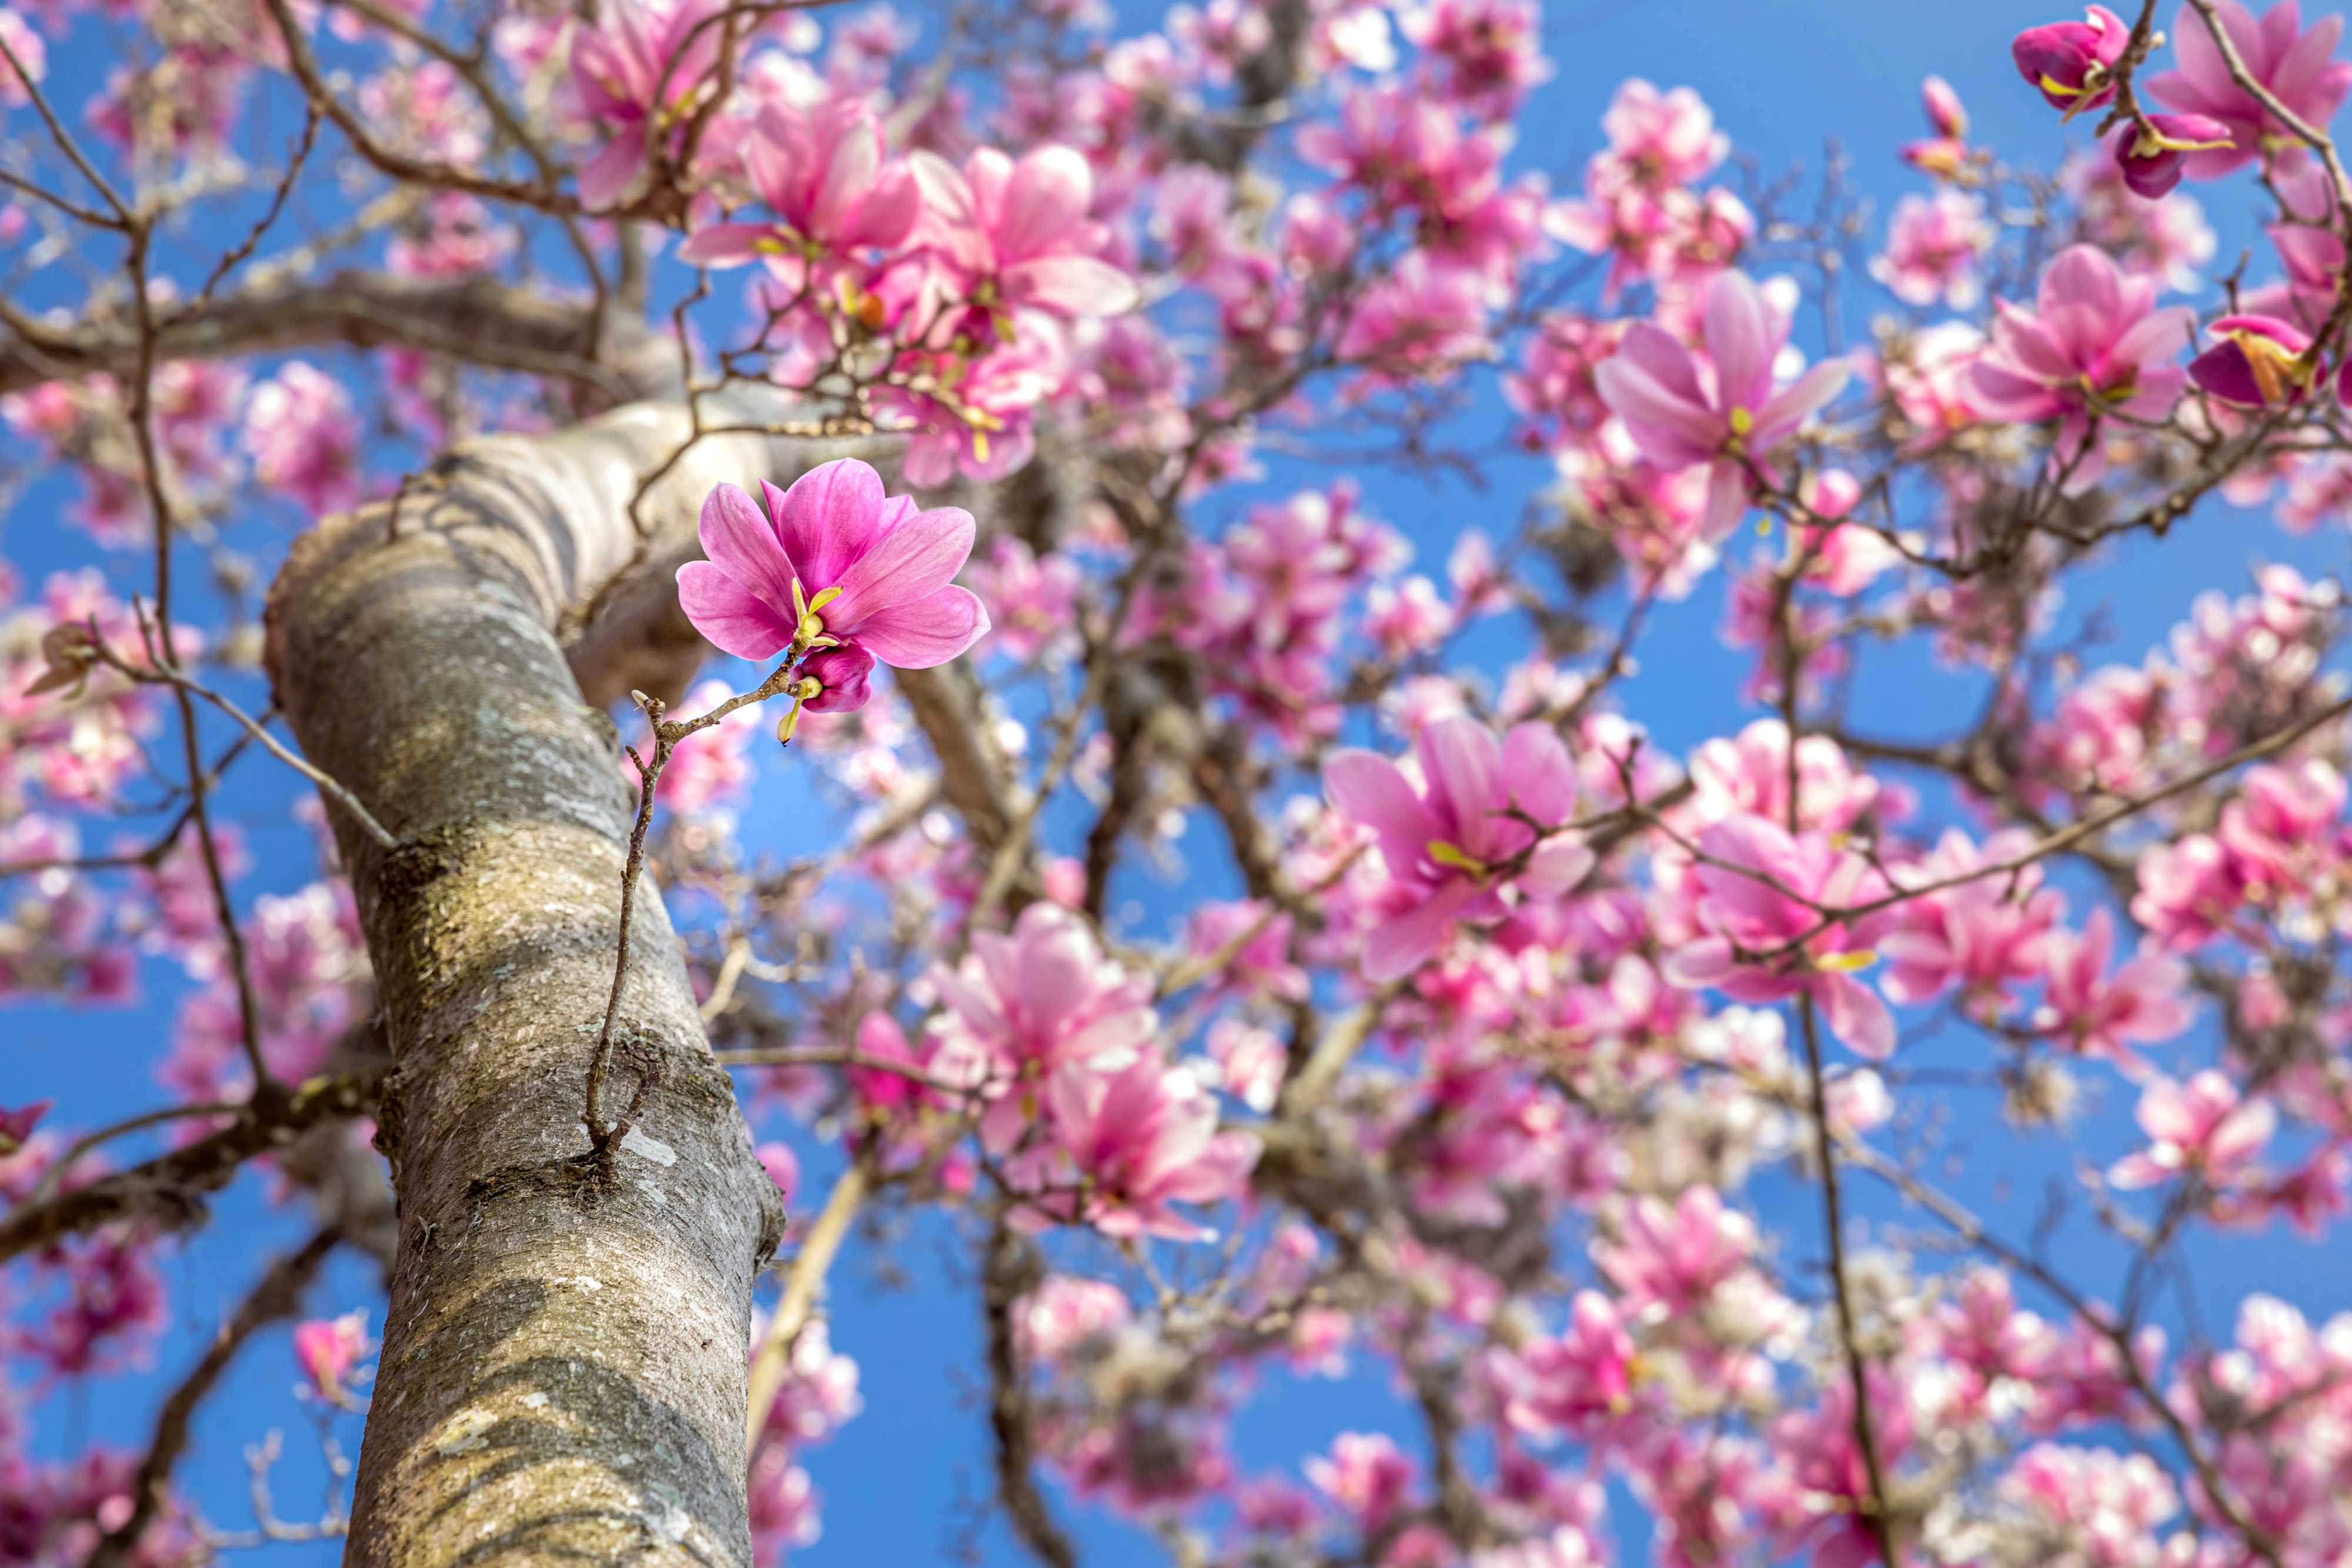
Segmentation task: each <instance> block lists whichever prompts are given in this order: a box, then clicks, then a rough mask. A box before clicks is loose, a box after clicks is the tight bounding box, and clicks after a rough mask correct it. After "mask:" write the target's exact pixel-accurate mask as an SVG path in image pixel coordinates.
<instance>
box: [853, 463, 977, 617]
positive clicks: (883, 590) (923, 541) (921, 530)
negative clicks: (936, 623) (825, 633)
mask: <svg viewBox="0 0 2352 1568" xmlns="http://www.w3.org/2000/svg"><path fill="white" fill-rule="evenodd" d="M858 466H859V467H861V468H863V467H865V465H864V464H862V463H861V464H859V465H858ZM866 472H867V473H869V474H870V473H872V472H873V470H871V469H867V470H866ZM875 483H876V485H877V487H878V486H879V485H880V483H881V481H880V480H879V479H878V478H877V480H876V481H875ZM901 499H902V500H903V497H902V498H901ZM972 534H973V525H972V520H971V513H970V512H967V511H965V510H964V509H963V508H962V507H939V508H938V509H937V510H934V511H929V512H916V513H914V514H913V515H912V516H908V517H904V518H903V519H902V520H900V521H898V522H897V523H895V524H893V525H892V526H891V527H889V528H888V529H887V531H886V532H884V533H883V534H882V536H881V537H880V538H877V539H875V540H874V541H873V542H872V543H871V544H870V545H868V546H867V547H866V550H865V552H864V553H863V554H861V555H859V556H858V557H857V558H856V559H854V560H852V561H851V562H850V563H849V565H848V566H847V567H846V568H845V569H844V570H842V572H841V573H840V574H839V575H838V576H836V577H835V579H834V580H833V584H832V585H833V586H834V587H835V588H838V589H840V590H841V597H840V598H839V599H837V600H835V601H833V603H832V604H830V605H828V606H827V607H826V608H825V611H824V623H825V624H826V626H828V627H833V628H837V631H836V632H835V634H836V635H838V636H845V637H846V636H850V635H854V634H855V633H856V631H857V628H858V627H859V626H861V625H862V624H863V623H864V622H866V618H867V617H869V616H873V615H877V614H878V613H880V612H882V611H885V610H887V609H889V608H890V607H892V606H893V605H898V604H911V603H913V602H915V601H918V600H924V599H929V597H930V596H931V595H932V594H934V593H936V592H938V591H940V589H942V588H945V587H946V586H947V585H948V580H949V579H950V578H952V577H953V576H955V574H956V573H957V572H959V571H961V570H963V563H964V562H965V561H966V560H969V559H971V540H972ZM880 656H881V655H880V654H879V653H877V654H876V657H877V658H878V657H880Z"/></svg>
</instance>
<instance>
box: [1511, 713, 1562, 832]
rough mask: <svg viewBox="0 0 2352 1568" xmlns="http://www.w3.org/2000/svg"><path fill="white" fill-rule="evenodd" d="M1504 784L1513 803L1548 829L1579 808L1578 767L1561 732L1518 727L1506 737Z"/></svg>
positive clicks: (1538, 726)
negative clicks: (1561, 737)
mask: <svg viewBox="0 0 2352 1568" xmlns="http://www.w3.org/2000/svg"><path fill="white" fill-rule="evenodd" d="M1503 784H1504V787H1505V789H1507V790H1508V791H1509V792H1510V797H1511V802H1512V804H1514V805H1516V806H1517V807H1518V808H1519V809H1520V810H1523V811H1525V812H1526V813H1527V814H1528V816H1530V817H1533V818H1534V819H1535V820H1536V821H1538V822H1542V823H1544V824H1546V825H1547V826H1549V825H1550V824H1552V823H1555V822H1564V821H1567V820H1568V816H1569V813H1570V811H1572V810H1575V809H1576V764H1575V763H1574V762H1573V761H1571V760H1570V758H1569V755H1568V747H1567V745H1566V743H1565V742H1563V741H1562V740H1561V739H1560V738H1559V731H1558V730H1556V729H1554V728H1553V727H1551V726H1549V725H1548V724H1535V723H1528V724H1515V725H1513V726H1512V727H1510V729H1509V731H1508V732H1507V733H1506V734H1505V735H1504V737H1503Z"/></svg>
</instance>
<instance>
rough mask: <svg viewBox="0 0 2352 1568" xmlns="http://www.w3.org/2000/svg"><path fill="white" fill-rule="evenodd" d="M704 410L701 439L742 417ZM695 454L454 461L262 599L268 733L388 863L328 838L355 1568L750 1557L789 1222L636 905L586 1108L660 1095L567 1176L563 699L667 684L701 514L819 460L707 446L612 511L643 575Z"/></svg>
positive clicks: (615, 823) (555, 446)
mask: <svg viewBox="0 0 2352 1568" xmlns="http://www.w3.org/2000/svg"><path fill="white" fill-rule="evenodd" d="M714 403H715V400H709V399H706V400H705V413H704V423H705V424H706V425H709V424H719V423H739V422H740V419H741V416H742V414H743V413H744V412H745V411H744V410H742V409H734V410H730V411H728V413H725V414H719V413H714ZM758 412H760V413H772V410H761V411H758ZM689 428H690V426H689V422H688V416H687V414H686V412H685V410H684V409H683V408H682V407H680V406H677V405H668V404H644V403H641V404H635V405H632V406H630V407H627V408H625V409H622V410H620V411H618V412H616V413H613V414H611V415H607V416H605V417H604V418H603V419H600V420H597V421H594V422H593V423H587V424H583V425H579V426H575V427H573V428H572V429H570V430H567V431H564V432H562V433H561V434H555V435H551V436H547V437H541V438H536V439H523V438H503V437H502V438H496V439H490V440H485V441H479V442H475V443H471V444H467V445H466V446H463V447H460V448H459V449H457V451H456V452H454V453H453V454H451V455H449V456H448V457H446V458H445V459H443V460H442V461H441V462H440V463H438V464H436V465H435V466H434V468H433V469H432V470H431V471H430V472H429V473H428V474H427V475H426V476H424V477H423V478H421V479H417V480H413V481H412V482H411V483H410V484H409V486H407V487H406V493H405V494H404V496H403V497H401V498H400V500H399V502H398V508H399V510H398V516H397V517H396V518H395V517H394V516H393V515H392V508H391V507H388V506H386V505H383V504H378V505H375V506H372V507H367V508H364V509H363V510H362V511H360V512H358V513H354V514H352V515H349V516H345V517H334V518H331V519H329V520H327V521H326V522H324V523H322V524H320V527H319V528H317V529H315V530H314V531H313V532H311V533H310V535H308V536H306V537H305V538H302V539H301V540H300V541H299V542H298V543H297V545H296V546H295V548H294V549H293V551H292V552H291V554H290V556H289V559H288V561H287V564H286V566H285V568H284V570H282V571H281V572H280V574H279V576H278V581H277V583H276V585H275V587H274V588H273V590H272V591H271V595H270V601H269V606H268V664H269V671H270V674H271V677H272V679H273V681H274V682H275V684H276V689H277V695H278V702H279V704H280V706H281V707H282V709H283V711H284V712H285V714H286V716H287V719H288V722H289V724H290V726H291V727H292V728H293V731H294V733H295V735H296V736H297V737H299V740H300V742H301V744H302V747H303V749H304V751H305V752H306V753H307V754H308V755H309V757H310V759H311V760H312V761H313V762H314V763H315V764H316V765H317V766H319V767H320V768H322V769H324V770H325V771H326V772H328V773H329V774H331V775H332V776H333V777H334V778H335V779H338V780H340V781H341V783H342V784H344V785H345V786H346V787H348V788H349V789H351V790H352V793H353V794H354V795H355V796H356V797H357V798H358V799H359V800H361V801H362V803H363V804H365V805H366V806H367V807H368V809H369V810H371V811H372V812H373V814H374V815H375V816H376V817H377V818H378V819H379V820H380V821H382V822H383V824H384V825H385V826H386V827H387V828H388V829H389V830H390V831H391V832H392V834H393V835H394V837H395V838H397V839H398V840H399V847H398V848H396V849H393V850H390V851H385V850H383V848H381V847H380V846H379V845H378V844H377V843H376V842H375V841H373V840H372V839H371V838H369V837H368V836H367V835H366V834H364V833H362V832H359V831H355V830H354V828H353V825H352V823H351V822H350V821H345V820H342V818H341V813H340V812H336V811H335V810H334V808H333V807H332V806H330V808H329V810H330V812H331V814H333V815H335V816H336V817H337V819H338V820H337V821H336V824H335V826H336V832H337V841H338V842H339V844H340V845H341V851H342V854H343V858H344V861H345V863H346V865H347V866H348V868H349V871H350V875H351V881H352V889H353V891H354V893H355V894H356V895H357V898H358V904H359V910H360V917H361V920H362V925H364V927H365V930H366V933H367V939H368V948H369V953H370V956H371V957H372V958H373V962H374V965H375V972H376V978H377V984H378V986H379V987H380V988H381V993H382V998H383V1008H384V1009H385V1026H386V1033H387V1035H388V1037H389V1040H390V1042H391V1046H392V1051H393V1054H394V1061H395V1063H396V1070H395V1071H394V1077H393V1081H392V1083H391V1086H390V1087H389V1089H388V1090H387V1092H386V1094H385V1096H384V1106H383V1114H382V1115H381V1117H380V1118H379V1125H380V1132H379V1134H378V1136H379V1146H381V1147H382V1148H383V1150H384V1151H385V1153H386V1154H387V1155H389V1156H390V1158H391V1161H392V1166H393V1178H394V1191H395V1194H396V1198H397V1204H398V1224H399V1240H398V1254H397V1260H396V1263H395V1267H394V1276H393V1282H392V1291H391V1301H390V1308H389V1312H388V1320H387V1322H386V1323H385V1325H384V1332H383V1342H384V1343H383V1353H382V1357H381V1363H380V1367H379V1370H378V1373H377V1376H376V1385H375V1390H374V1394H373V1408H372V1410H371V1412H370V1415H369V1419H368V1424H367V1431H366V1437H365V1440H364V1443H363V1445H362V1448H361V1452H360V1464H359V1472H358V1478H357V1483H356V1496H355V1499H354V1503H353V1513H352V1527H351V1537H350V1542H349V1546H348V1549H347V1552H346V1555H345V1560H346V1561H347V1562H349V1563H359V1564H370V1565H374V1564H383V1565H386V1568H392V1565H398V1568H426V1565H431V1568H443V1565H446V1564H453V1563H467V1564H478V1563H494V1562H496V1563H509V1562H511V1563H524V1562H531V1563H536V1562H554V1561H557V1560H559V1559H562V1560H564V1561H566V1562H568V1563H579V1562H582V1561H591V1562H617V1561H621V1560H624V1559H627V1560H629V1561H631V1562H635V1563H648V1564H651V1563H680V1564H684V1563H700V1564H704V1565H706V1568H708V1565H711V1564H721V1563H725V1564H735V1563H748V1561H749V1559H750V1555H751V1537H750V1527H749V1521H748V1516H747V1511H746V1507H745V1500H744V1468H745V1454H744V1448H743V1430H744V1419H743V1417H744V1398H745V1393H744V1366H745V1354H746V1347H747V1343H748V1336H749V1330H750V1316H751V1287H752V1282H753V1280H754V1278H755V1276H756V1274H757V1272H758V1271H759V1270H760V1269H761V1267H762V1266H763V1265H764V1264H765V1262H766V1261H767V1259H768V1257H769V1254H770V1253H771V1252H772V1249H774V1246H775V1244H776V1240H777V1238H778V1234H779V1228H780V1213H779V1209H778V1206H777V1202H776V1197H775V1192H774V1189H773V1187H772V1186H771V1185H770V1183H769V1181H768V1178H767V1177H766V1176H765V1175H764V1174H763V1173H762V1172H761V1167H760V1166H759V1164H758V1162H757V1161H755V1160H754V1159H753V1158H752V1155H751V1147H750V1143H749V1140H748V1138H747V1136H746V1134H745V1129H744V1124H743V1121H742V1118H741V1116H740V1113H739V1112H738V1110H737V1108H736V1104H735V1099H734V1095H733V1092H732V1089H731V1086H730V1083H729V1081H728V1079H727V1075H726V1073H725V1072H724V1071H723V1070H721V1069H720V1068H719V1066H718V1065H717V1064H716V1063H715V1062H714V1061H712V1060H711V1058H710V1054H709V1047H708V1045H707V1043H706V1041H705V1040H704V1036H703V1030H702V1025H701V1020H700V1018H699V1016H698V1012H697V1010H696V1006H695V998H694V995H693V992H692V990H691V988H690V987H689V985H688V978H687V974H686V969H685V966H684V964H683V963H682V961H681V959H680V955H679V950H678V944H677V938H676V936H675V935H674V934H673V933H672V930H671V927H670V924H669V917H668V915H667V911H666V910H665V909H664V907H663V904H662V900H661V898H660V895H659V893H658V891H657V890H656V888H655V887H654V886H652V885H651V882H650V878H648V879H647V880H646V883H642V884H641V885H640V887H639V888H638V892H637V897H636V901H635V918H634V922H633V924H634V927H635V929H634V931H633V932H632V933H631V949H630V951H631V961H630V966H629V978H628V984H627V987H626V989H625V992H624V994H623V997H622V998H621V1004H620V1008H619V1013H618V1017H617V1019H616V1029H615V1039H616V1041H617V1042H618V1044H617V1048H616V1052H615V1059H614V1071H613V1077H612V1080H611V1086H610V1088H609V1090H608V1104H615V1105H616V1104H620V1103H626V1101H627V1098H628V1096H629V1095H630V1094H631V1092H633V1090H634V1088H635V1085H636V1084H637V1083H638V1082H639V1080H640V1078H641V1077H642V1076H643V1075H646V1074H649V1073H650V1074H652V1075H653V1078H654V1082H653V1084H652V1086H651V1088H650V1092H648V1093H647V1094H646V1099H645V1103H644V1107H643V1110H642V1112H641V1113H640V1114H639V1116H638V1117H637V1120H636V1130H635V1132H633V1133H632V1134H631V1135H630V1137H629V1138H628V1140H627V1141H626V1143H625V1144H624V1145H622V1148H621V1151H620V1153H619V1155H618V1157H617V1159H616V1160H615V1161H614V1162H613V1163H612V1164H611V1166H609V1167H607V1168H605V1169H603V1170H600V1169H599V1168H598V1167H597V1166H596V1164H595V1162H593V1160H590V1159H587V1158H585V1157H584V1156H585V1155H586V1154H587V1151H588V1146H589V1145H588V1138H587V1134H586V1133H585V1130H584V1128H583V1122H582V1112H583V1103H584V1081H585V1076H586V1071H587V1067H588V1062H589V1058H590V1054H591V1052H592V1051H593V1047H594V1044H595V1040H596V1037H597V1031H598V1028H599V1025H600V1023H601V1021H602V1019H603V1016H604V1005H605V998H606V995H607V992H608V990H609V988H610V986H611V983H612V976H613V962H614V946H615V943H616V939H617V936H618V921H619V917H620V890H621V872H622V862H623V859H624V856H625V852H626V847H627V837H628V828H629V818H630V812H631V809H632V805H633V800H632V791H631V789H629V788H628V787H627V786H626V785H625V782H624V776H623V767H624V765H623V764H622V762H621V761H620V760H619V748H618V747H617V746H616V744H615V742H614V737H613V734H612V730H611V727H610V725H609V724H608V723H607V722H606V720H605V718H604V715H603V713H602V712H601V710H600V709H599V708H597V707H594V706H590V704H589V703H588V702H586V701H583V691H584V692H585V693H587V694H588V695H590V696H593V697H594V698H596V699H597V700H598V701H600V702H601V701H604V700H610V698H611V697H612V696H614V695H617V694H618V693H620V692H623V691H625V690H626V689H627V687H628V685H632V684H635V685H647V686H650V687H653V688H654V689H656V690H659V689H661V688H662V687H663V686H667V687H669V688H671V689H673V690H674V689H675V687H676V685H677V684H679V683H681V682H682V681H683V680H684V679H685V678H686V676H687V675H688V674H690V673H691V670H692V666H693V664H695V663H696V662H697V661H698V657H699V655H700V653H701V651H702V650H701V649H700V646H699V644H698V643H697V642H695V641H694V640H693V638H692V637H691V634H690V632H689V631H688V630H687V629H686V628H685V623H684V621H683V617H682V616H680V615H679V614H678V612H677V600H676V595H675V593H674V592H672V591H667V589H666V588H665V587H664V586H663V585H664V583H665V581H666V580H667V574H668V572H669V570H671V568H672V567H673V566H674V565H675V563H676V561H677V559H680V558H681V556H682V555H684V554H686V553H688V552H690V551H691V550H692V549H693V522H694V517H695V512H696V510H697V507H698V505H699V502H700V500H701V497H703V496H704V495H705V494H706V493H707V492H708V491H709V487H710V486H711V485H712V484H713V483H715V482H716V481H718V480H719V479H722V478H724V479H730V480H733V481H735V482H737V483H739V484H747V485H749V484H751V483H754V482H755V481H756V480H757V479H758V478H760V477H761V476H770V477H776V476H785V475H788V474H789V473H791V472H795V471H797V469H798V468H799V467H800V466H803V465H806V464H809V463H812V462H814V461H817V460H818V459H819V458H820V457H822V456H830V455H836V454H837V451H845V450H848V448H847V447H846V446H842V447H839V448H837V449H834V450H824V451H819V450H818V448H817V447H816V445H815V444H813V443H807V442H784V441H772V440H769V439H766V438H764V437H759V436H751V435H740V434H738V435H728V436H719V437H709V438H706V439H704V440H703V441H702V442H701V443H700V444H698V445H697V446H695V447H694V449H693V450H692V451H691V452H690V453H689V454H688V455H687V457H686V458H685V459H684V460H683V461H681V462H679V463H678V464H677V465H676V466H675V467H674V468H672V469H671V470H670V471H669V473H668V475H667V477H666V478H665V479H664V480H663V481H662V483H661V484H659V485H658V486H655V487H654V488H653V489H652V490H651V491H650V493H648V494H647V495H646V497H644V498H643V500H642V502H641V503H640V505H639V506H638V507H637V516H638V517H639V518H640V519H642V520H643V522H644V523H645V525H646V534H645V536H644V546H643V548H641V547H640V535H639V533H638V530H637V528H636V527H635V524H633V522H632V518H631V515H630V502H631V500H632V497H635V492H636V490H637V486H638V479H639V476H642V475H646V474H649V473H651V472H652V471H653V470H654V469H655V468H656V467H657V466H658V465H660V463H661V462H662V461H663V460H664V459H666V458H667V457H668V456H669V455H670V454H671V453H672V452H673V451H674V450H676V448H677V446H679V445H680V444H683V442H684V441H685V439H686V437H687V435H688V432H689ZM592 606H599V607H601V609H600V610H598V611H597V612H594V613H591V612H590V607H592ZM567 647H568V648H569V651H570V662H567ZM689 744H691V743H690V742H689Z"/></svg>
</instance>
